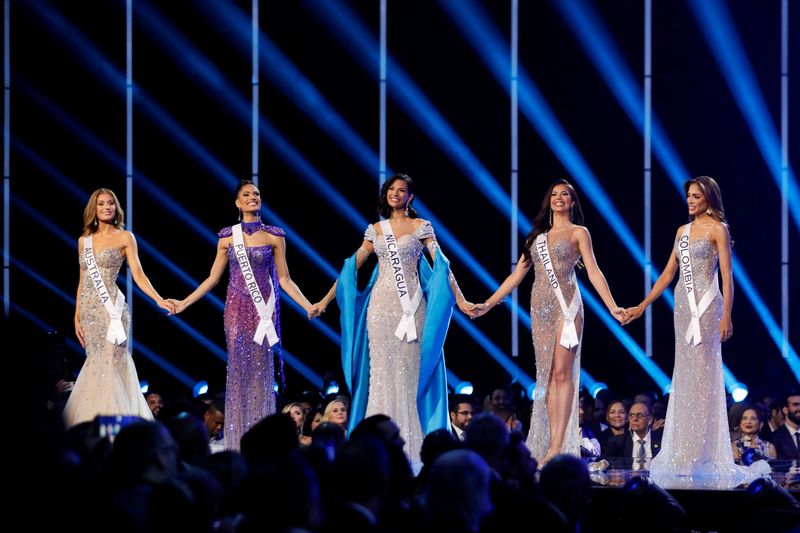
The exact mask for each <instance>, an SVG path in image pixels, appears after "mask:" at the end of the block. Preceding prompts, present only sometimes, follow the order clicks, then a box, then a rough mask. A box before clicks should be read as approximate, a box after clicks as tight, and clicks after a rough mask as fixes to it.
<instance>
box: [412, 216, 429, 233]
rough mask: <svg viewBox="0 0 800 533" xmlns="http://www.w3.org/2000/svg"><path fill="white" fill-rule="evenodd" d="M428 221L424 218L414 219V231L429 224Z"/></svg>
mask: <svg viewBox="0 0 800 533" xmlns="http://www.w3.org/2000/svg"><path fill="white" fill-rule="evenodd" d="M430 223H431V221H430V220H425V219H424V218H415V219H414V229H415V230H417V229H419V228H421V227H422V226H424V225H425V224H430Z"/></svg>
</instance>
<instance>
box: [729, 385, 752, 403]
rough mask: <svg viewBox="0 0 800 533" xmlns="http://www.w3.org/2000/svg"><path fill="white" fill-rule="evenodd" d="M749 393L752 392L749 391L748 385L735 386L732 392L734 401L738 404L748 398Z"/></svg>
mask: <svg viewBox="0 0 800 533" xmlns="http://www.w3.org/2000/svg"><path fill="white" fill-rule="evenodd" d="M748 392H750V391H748V390H747V385H745V384H744V383H736V384H735V385H734V386H733V390H731V396H733V401H734V402H737V403H738V402H741V401H743V400H744V399H745V398H747V394H748Z"/></svg>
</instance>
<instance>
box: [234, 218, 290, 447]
mask: <svg viewBox="0 0 800 533" xmlns="http://www.w3.org/2000/svg"><path fill="white" fill-rule="evenodd" d="M242 229H243V231H244V232H245V233H247V234H248V235H250V234H252V233H255V232H256V231H262V230H263V231H268V232H269V233H271V234H273V235H277V236H279V237H282V236H283V235H284V232H283V230H281V229H280V228H276V227H274V226H266V225H263V224H261V225H255V223H250V224H242ZM219 235H220V237H226V236H230V235H231V230H230V228H225V229H223V230H222V231H220V233H219ZM247 257H248V258H249V259H250V265H251V267H252V269H253V272H254V273H255V277H256V281H257V282H258V287H259V289H261V293H262V295H263V297H264V300H265V301H266V300H267V299H268V298H269V296H270V294H271V291H270V286H269V284H268V283H267V277H268V276H270V277H271V278H272V286H273V287H274V288H275V289H276V290H277V288H278V287H279V286H280V285H279V284H278V273H277V270H276V269H275V261H274V258H273V255H272V246H249V247H248V248H247ZM228 273H229V278H228V294H227V297H226V298H225V317H224V323H225V340H226V343H227V347H228V376H227V383H226V386H225V429H224V431H225V446H226V448H229V449H232V450H238V449H239V442H240V441H241V439H242V435H244V434H245V433H246V432H247V430H248V429H250V428H251V427H252V426H253V425H255V424H256V423H257V422H258V421H260V420H261V419H263V418H264V417H265V416H268V415H271V414H273V413H274V412H275V389H274V388H273V383H274V381H275V364H274V358H273V353H272V350H271V349H270V347H269V346H267V344H269V343H268V342H267V340H266V338H265V339H264V343H263V344H262V345H260V346H259V345H258V344H256V343H255V341H253V335H254V334H255V332H256V327H257V326H258V321H259V316H258V311H257V310H256V307H255V305H253V301H252V300H251V298H250V294H249V292H248V291H247V289H246V288H245V286H244V278H243V277H242V271H241V270H240V269H239V263H238V262H237V261H236V256H235V255H234V252H233V247H232V246H231V247H229V248H228ZM278 296H279V295H278ZM272 321H273V323H274V324H275V329H276V330H277V332H278V335H279V336H280V332H281V323H280V297H276V299H275V311H274V312H273V313H272Z"/></svg>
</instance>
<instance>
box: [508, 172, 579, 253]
mask: <svg viewBox="0 0 800 533" xmlns="http://www.w3.org/2000/svg"><path fill="white" fill-rule="evenodd" d="M556 185H564V186H565V187H566V188H567V190H568V191H569V195H570V196H571V197H572V201H573V202H574V204H573V205H572V210H571V211H570V215H569V221H570V222H572V223H573V224H577V225H579V226H582V225H583V209H581V201H580V200H579V199H578V193H577V192H575V187H573V186H572V184H571V183H570V182H568V181H567V180H565V179H559V180H556V181H554V182H553V183H551V184H550V187H548V188H547V194H545V195H544V198H543V199H542V207H541V208H540V209H539V213H538V214H537V215H536V218H534V219H533V229H531V232H530V233H528V237H527V238H526V239H525V247H524V248H523V250H522V254H523V255H524V256H525V259H526V260H528V261H530V260H531V246H533V243H534V242H536V237H538V236H539V234H541V233H545V232H547V231H550V228H551V227H553V220H552V211H551V209H550V195H551V194H553V189H555V188H556Z"/></svg>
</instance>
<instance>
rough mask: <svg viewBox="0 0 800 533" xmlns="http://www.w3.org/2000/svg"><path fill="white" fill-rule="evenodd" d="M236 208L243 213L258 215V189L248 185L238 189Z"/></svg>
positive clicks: (259, 192) (259, 198) (259, 204)
mask: <svg viewBox="0 0 800 533" xmlns="http://www.w3.org/2000/svg"><path fill="white" fill-rule="evenodd" d="M236 207H238V208H239V209H241V210H242V212H243V213H258V211H259V210H260V209H261V191H259V190H258V187H256V186H255V185H253V184H251V183H248V184H247V185H245V186H243V187H242V188H241V189H239V193H238V194H237V195H236Z"/></svg>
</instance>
